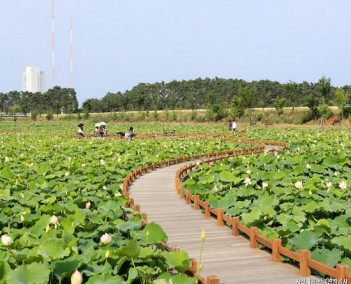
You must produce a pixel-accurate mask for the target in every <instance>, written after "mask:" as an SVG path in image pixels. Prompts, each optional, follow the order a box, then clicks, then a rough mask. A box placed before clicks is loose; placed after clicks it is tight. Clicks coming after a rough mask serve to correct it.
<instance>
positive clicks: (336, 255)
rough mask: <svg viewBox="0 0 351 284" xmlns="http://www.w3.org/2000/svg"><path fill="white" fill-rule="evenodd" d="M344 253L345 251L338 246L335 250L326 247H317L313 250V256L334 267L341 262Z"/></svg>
mask: <svg viewBox="0 0 351 284" xmlns="http://www.w3.org/2000/svg"><path fill="white" fill-rule="evenodd" d="M342 254H343V252H342V251H341V250H339V249H336V248H334V249H333V250H329V249H325V248H323V249H315V250H314V251H312V258H313V259H314V260H317V261H319V262H321V263H324V264H326V265H328V266H331V267H334V266H335V265H337V264H338V263H339V262H340V260H341V256H342Z"/></svg>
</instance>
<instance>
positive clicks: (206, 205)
mask: <svg viewBox="0 0 351 284" xmlns="http://www.w3.org/2000/svg"><path fill="white" fill-rule="evenodd" d="M205 216H206V217H211V212H210V208H209V205H208V203H207V202H205Z"/></svg>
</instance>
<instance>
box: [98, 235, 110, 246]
mask: <svg viewBox="0 0 351 284" xmlns="http://www.w3.org/2000/svg"><path fill="white" fill-rule="evenodd" d="M100 240H101V242H102V243H103V244H105V245H107V244H108V243H109V242H111V240H112V238H111V236H110V234H107V233H105V234H103V235H102V236H101V238H100Z"/></svg>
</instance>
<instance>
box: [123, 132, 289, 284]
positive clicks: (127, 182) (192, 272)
mask: <svg viewBox="0 0 351 284" xmlns="http://www.w3.org/2000/svg"><path fill="white" fill-rule="evenodd" d="M233 141H239V142H240V143H242V144H255V145H258V146H256V147H254V148H244V149H237V150H230V151H229V152H228V151H227V150H225V151H222V152H215V153H210V152H207V153H202V154H197V157H196V156H195V157H194V155H191V156H182V157H176V158H172V159H166V160H162V161H159V162H158V163H155V162H153V163H151V164H145V165H144V166H140V167H138V168H137V169H134V170H133V171H131V172H130V173H129V174H128V175H127V176H126V177H125V178H124V181H123V183H122V194H123V195H124V196H125V197H127V198H130V196H129V193H128V189H129V187H130V186H131V184H132V183H133V182H134V181H135V180H136V179H137V178H138V177H140V176H142V175H143V173H144V174H147V173H149V171H150V170H151V171H155V170H156V169H157V168H159V169H160V168H163V167H169V166H171V165H176V164H178V163H179V162H183V163H185V162H187V161H194V160H201V161H198V162H197V163H190V164H189V165H187V166H184V167H182V168H181V171H180V170H178V171H177V174H176V180H175V182H176V189H177V191H178V194H179V195H180V196H181V198H184V199H186V200H187V202H188V203H191V202H194V197H193V196H191V194H190V195H189V196H188V199H187V197H186V196H183V194H182V190H179V189H178V188H181V182H180V179H181V178H182V177H184V176H186V175H187V173H188V172H191V171H192V169H193V168H194V167H195V166H197V165H199V164H201V163H207V162H216V161H217V160H221V159H225V158H227V157H230V156H237V155H242V154H254V153H259V152H262V151H263V150H264V147H265V146H264V143H263V142H262V140H245V139H233ZM265 142H266V141H265ZM272 143H275V142H272ZM283 144H284V143H283ZM283 144H281V145H282V146H281V147H287V144H286V143H285V144H284V145H283ZM184 173H185V174H184ZM198 205H199V206H201V207H202V208H206V207H207V214H210V213H212V214H214V215H215V216H217V224H218V225H224V221H225V222H231V220H232V218H231V217H227V216H225V215H224V213H223V210H221V211H219V210H218V209H214V208H211V207H210V206H209V204H208V203H207V202H204V201H201V200H200V199H198ZM126 206H129V207H130V208H132V209H134V210H136V211H138V212H140V206H139V205H138V204H134V200H133V199H131V198H130V200H129V202H127V203H126ZM219 212H220V214H219ZM218 216H220V217H218ZM222 216H225V217H224V219H225V220H224V219H222ZM140 217H141V220H142V224H143V226H145V225H146V224H147V223H148V221H147V215H146V214H145V213H141V212H140ZM239 227H240V225H239V226H238V228H239ZM248 230H249V229H248ZM244 231H246V227H245V228H244ZM163 246H164V247H165V249H166V250H172V248H170V247H169V246H168V244H167V243H163ZM191 263H192V266H191V268H190V269H189V270H188V271H187V272H186V273H187V274H188V275H189V276H193V277H194V276H196V277H198V278H197V280H198V283H199V284H219V283H220V280H219V278H218V277H217V276H216V275H210V276H207V279H204V278H203V277H201V276H199V275H197V274H196V273H197V263H196V260H195V259H191Z"/></svg>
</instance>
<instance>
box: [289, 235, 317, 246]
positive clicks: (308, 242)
mask: <svg viewBox="0 0 351 284" xmlns="http://www.w3.org/2000/svg"><path fill="white" fill-rule="evenodd" d="M318 241H319V235H318V234H317V233H315V232H311V231H303V232H302V233H300V234H299V235H296V236H294V237H293V238H292V239H290V240H289V243H290V244H291V245H292V246H294V247H295V248H296V249H297V250H301V249H311V248H313V247H314V246H316V245H317V243H318Z"/></svg>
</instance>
